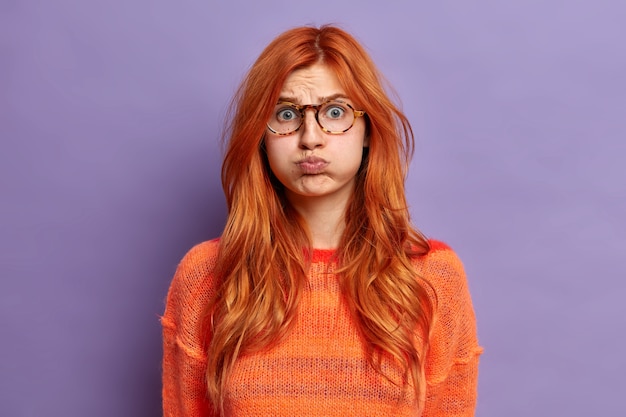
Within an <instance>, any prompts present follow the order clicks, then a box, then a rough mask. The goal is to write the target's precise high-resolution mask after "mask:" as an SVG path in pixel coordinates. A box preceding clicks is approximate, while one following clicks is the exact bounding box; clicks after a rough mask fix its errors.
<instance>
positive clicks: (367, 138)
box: [363, 133, 370, 148]
mask: <svg viewBox="0 0 626 417" xmlns="http://www.w3.org/2000/svg"><path fill="white" fill-rule="evenodd" d="M363 147H364V148H369V147H370V135H369V134H367V133H366V134H365V138H364V139H363Z"/></svg>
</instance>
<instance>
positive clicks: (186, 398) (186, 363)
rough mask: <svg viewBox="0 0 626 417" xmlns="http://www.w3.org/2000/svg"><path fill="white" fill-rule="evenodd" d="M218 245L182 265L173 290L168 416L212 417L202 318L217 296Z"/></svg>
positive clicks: (166, 319)
mask: <svg viewBox="0 0 626 417" xmlns="http://www.w3.org/2000/svg"><path fill="white" fill-rule="evenodd" d="M216 253H217V245H215V244H213V243H212V242H205V243H202V244H200V245H198V246H196V247H194V248H193V249H191V250H190V251H189V252H188V253H187V254H186V255H185V257H184V258H183V260H182V261H181V263H180V264H179V266H178V268H177V270H176V273H175V275H174V279H173V280H172V283H171V285H170V288H169V291H168V294H167V301H166V306H165V313H164V314H163V317H162V318H161V324H162V326H163V392H162V393H163V416H165V417H210V416H213V415H214V414H213V411H212V406H211V404H210V403H209V402H208V400H207V396H206V383H205V372H206V354H205V352H204V343H203V337H204V335H203V332H202V316H203V314H204V311H205V308H206V305H207V303H208V301H209V298H210V296H211V294H212V291H213V286H212V270H213V265H214V259H215V254H216Z"/></svg>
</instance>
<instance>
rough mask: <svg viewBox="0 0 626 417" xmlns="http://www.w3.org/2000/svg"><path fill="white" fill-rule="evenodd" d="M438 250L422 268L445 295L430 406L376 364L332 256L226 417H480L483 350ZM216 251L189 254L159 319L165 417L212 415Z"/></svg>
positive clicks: (428, 368) (324, 259) (210, 246)
mask: <svg viewBox="0 0 626 417" xmlns="http://www.w3.org/2000/svg"><path fill="white" fill-rule="evenodd" d="M430 244H431V250H430V252H429V253H428V254H426V255H424V256H421V257H419V258H417V259H416V260H415V266H416V268H417V271H418V273H419V274H421V276H422V277H424V278H426V279H428V280H429V281H430V282H431V284H432V285H433V287H434V289H435V291H436V293H437V310H436V315H435V324H434V328H433V333H432V337H431V347H430V349H429V352H428V354H427V356H426V363H425V376H426V382H427V384H426V394H425V398H423V399H422V401H418V402H416V401H414V398H413V397H411V395H412V394H406V393H407V391H403V389H402V387H401V386H397V385H394V384H393V383H391V382H390V381H389V380H388V379H385V377H383V376H381V375H380V374H378V373H377V372H376V371H375V370H373V369H372V367H371V366H370V365H369V364H368V362H367V360H366V356H365V350H364V344H363V340H362V337H361V336H360V334H359V332H358V331H357V328H356V326H355V324H354V321H353V320H352V318H351V315H350V312H349V310H348V308H347V305H346V303H345V300H344V299H343V296H342V293H341V290H340V287H339V283H338V279H337V276H336V275H335V274H334V273H333V271H334V269H335V264H334V262H333V261H332V258H333V253H334V252H333V251H329V250H315V251H314V253H313V259H312V265H311V268H310V271H309V276H308V278H309V282H310V285H309V286H308V287H307V288H306V289H304V291H303V294H302V298H301V300H300V304H299V307H298V308H299V310H298V316H297V319H296V322H295V324H294V326H293V327H292V329H291V331H290V332H289V334H288V336H287V337H286V338H285V339H284V340H282V341H281V342H280V343H279V344H278V345H276V346H274V347H272V348H271V349H269V350H267V351H264V352H261V353H257V354H250V355H244V356H242V357H240V358H239V359H238V360H237V362H236V364H235V367H234V368H233V372H232V375H231V377H230V380H229V383H228V386H227V401H226V404H225V407H226V409H225V414H226V416H227V417H244V416H245V417H252V416H254V417H283V416H284V417H287V416H289V417H294V416H298V417H304V416H316V417H321V416H325V417H334V416H337V417H339V416H341V417H347V416H358V417H364V416H369V417H390V416H394V417H408V416H412V417H415V416H422V417H444V416H445V417H452V416H459V417H460V416H463V417H467V416H473V415H474V408H475V404H476V385H477V376H478V357H479V355H480V353H481V351H482V350H481V348H480V347H479V345H478V341H477V337H476V323H475V317H474V311H473V308H472V302H471V298H470V294H469V291H468V287H467V282H466V279H465V274H464V272H463V266H462V264H461V262H460V260H459V259H458V257H457V256H456V255H455V253H454V252H453V251H452V250H451V249H450V248H449V247H447V246H446V245H445V244H442V243H440V242H435V241H431V242H430ZM218 245H219V243H218V241H217V240H213V241H209V242H204V243H201V244H199V245H197V246H196V247H194V248H193V249H191V250H190V251H189V252H188V253H187V255H185V257H184V258H183V260H182V261H181V263H180V265H179V266H178V269H177V271H176V274H175V276H174V279H173V281H172V284H171V286H170V289H169V292H168V295H167V303H166V308H165V313H164V315H163V317H162V319H161V322H162V325H163V414H164V416H167V417H183V416H185V417H208V416H213V415H214V414H213V412H212V407H211V405H210V404H209V403H208V400H207V399H206V395H205V389H206V388H205V370H206V353H205V351H204V348H203V344H202V341H203V335H202V332H201V326H202V323H201V321H202V320H201V313H202V311H203V309H204V307H205V305H206V303H207V302H208V301H209V299H210V298H211V297H212V296H213V294H214V293H215V290H216V284H215V282H214V278H213V275H212V271H213V268H214V265H215V260H216V256H217V252H218ZM410 391H411V392H412V390H410Z"/></svg>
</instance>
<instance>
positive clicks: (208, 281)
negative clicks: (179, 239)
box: [168, 239, 219, 301]
mask: <svg viewBox="0 0 626 417" xmlns="http://www.w3.org/2000/svg"><path fill="white" fill-rule="evenodd" d="M218 253H219V239H213V240H208V241H205V242H202V243H199V244H197V245H194V246H193V247H192V248H191V249H189V250H188V251H187V253H186V254H185V256H183V258H182V259H181V261H180V262H179V264H178V267H177V268H176V272H175V273H174V278H173V279H172V282H171V284H170V289H169V294H168V301H183V300H186V299H188V298H197V297H198V296H200V297H201V298H206V295H207V294H203V293H207V292H212V291H213V290H214V287H215V277H214V271H215V265H216V263H217V256H218ZM200 294H203V295H200Z"/></svg>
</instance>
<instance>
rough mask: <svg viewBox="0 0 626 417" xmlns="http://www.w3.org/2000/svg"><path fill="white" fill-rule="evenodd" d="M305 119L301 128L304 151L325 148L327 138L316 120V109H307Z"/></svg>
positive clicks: (301, 145)
mask: <svg viewBox="0 0 626 417" xmlns="http://www.w3.org/2000/svg"><path fill="white" fill-rule="evenodd" d="M303 117H304V120H303V121H302V127H301V128H300V147H301V148H302V149H315V148H319V147H322V146H324V145H325V143H326V136H325V134H324V131H322V128H321V127H320V126H319V125H318V124H317V120H315V109H306V110H305V111H304V116H303Z"/></svg>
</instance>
